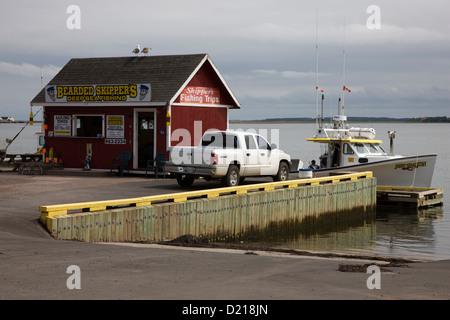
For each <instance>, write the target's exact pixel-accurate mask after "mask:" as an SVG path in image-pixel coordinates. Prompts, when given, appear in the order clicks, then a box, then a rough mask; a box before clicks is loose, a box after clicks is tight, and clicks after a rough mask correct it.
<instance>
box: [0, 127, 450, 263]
mask: <svg viewBox="0 0 450 320" xmlns="http://www.w3.org/2000/svg"><path fill="white" fill-rule="evenodd" d="M353 125H354V126H358V124H352V126H353ZM23 126H24V124H3V123H0V137H8V138H13V137H14V136H15V135H16V134H17V133H18V132H19V131H20V129H22V127H23ZM359 126H361V127H374V128H375V130H376V132H377V139H381V140H383V141H384V142H383V144H382V145H383V147H384V149H385V150H387V151H388V150H389V140H388V138H387V131H388V130H395V131H396V132H397V135H396V138H395V142H394V143H395V153H399V154H405V155H415V154H417V153H437V154H438V157H437V162H436V167H435V171H434V177H433V182H432V186H433V187H438V188H443V189H444V205H443V206H442V207H433V208H428V209H424V210H421V211H415V210H413V211H411V210H409V211H401V210H400V209H396V210H386V209H383V210H381V209H377V213H376V218H374V219H373V220H370V221H365V222H360V221H355V222H351V223H347V224H345V225H339V226H332V227H328V228H327V229H325V230H309V231H308V232H298V233H296V234H289V235H284V236H283V237H277V238H272V239H267V241H269V242H270V243H272V244H273V243H276V245H277V246H278V247H282V248H295V249H300V250H327V251H330V250H331V251H334V252H344V253H354V254H370V255H379V256H392V257H403V258H416V259H426V260H440V259H450V202H449V201H450V200H449V197H448V196H446V192H448V190H450V173H449V170H448V168H447V167H448V166H447V164H448V163H449V162H450V139H449V138H448V137H449V136H450V125H449V124H404V123H374V124H373V125H372V124H367V123H363V124H359ZM230 127H231V128H232V129H238V128H241V129H243V130H249V129H254V130H255V131H256V132H258V133H261V134H263V135H266V136H267V137H268V138H269V140H271V142H275V143H277V144H278V145H279V147H280V149H282V150H284V151H285V152H287V153H289V154H290V155H291V156H292V157H293V158H298V159H301V160H302V161H303V162H304V163H305V165H306V164H308V163H309V161H311V160H312V159H318V156H319V151H320V150H319V146H318V145H317V144H314V143H312V142H307V141H306V139H307V138H310V137H311V136H312V135H313V134H314V133H315V124H245V125H243V124H231V125H230ZM40 128H41V127H40V125H34V126H27V127H25V129H24V131H23V132H22V133H21V134H20V135H19V136H18V137H17V139H16V140H15V141H14V142H13V144H11V145H10V147H9V148H8V152H9V153H10V152H11V153H13V152H17V153H27V152H34V151H35V150H36V147H37V137H36V135H35V132H37V131H40Z"/></svg>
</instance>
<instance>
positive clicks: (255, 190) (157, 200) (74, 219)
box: [40, 172, 376, 242]
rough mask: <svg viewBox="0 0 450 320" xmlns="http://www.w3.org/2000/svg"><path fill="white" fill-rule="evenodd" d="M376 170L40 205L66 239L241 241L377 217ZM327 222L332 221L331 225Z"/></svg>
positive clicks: (60, 236) (53, 231)
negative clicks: (285, 227) (283, 227)
mask: <svg viewBox="0 0 450 320" xmlns="http://www.w3.org/2000/svg"><path fill="white" fill-rule="evenodd" d="M375 206H376V178H374V177H373V176H372V172H361V173H354V174H347V175H342V176H333V177H322V178H312V179H298V180H288V181H280V182H272V183H262V184H254V185H243V186H237V187H228V188H217V189H209V190H202V191H193V192H182V193H175V194H166V195H158V196H149V197H140V198H133V199H120V200H111V201H96V202H84V203H72V204H62V205H49V206H41V207H40V211H41V217H40V221H41V222H42V223H43V224H44V225H45V226H46V227H47V230H48V231H49V232H50V234H51V235H52V236H53V237H54V238H56V239H61V240H78V241H87V242H97V241H114V242H120V241H128V242H134V241H146V242H158V241H164V240H172V239H175V238H177V237H180V236H182V235H187V234H190V235H194V236H206V237H208V239H211V240H214V239H228V238H233V239H236V238H239V237H241V236H242V235H243V234H246V233H248V232H252V230H263V231H264V230H266V229H267V228H270V226H271V225H273V223H284V222H289V223H302V224H308V226H314V225H317V226H319V225H320V226H322V225H324V224H325V223H327V221H328V222H329V223H336V222H337V221H344V220H346V221H347V220H351V219H360V218H361V217H364V216H366V215H371V214H374V212H375ZM325 220H327V221H325Z"/></svg>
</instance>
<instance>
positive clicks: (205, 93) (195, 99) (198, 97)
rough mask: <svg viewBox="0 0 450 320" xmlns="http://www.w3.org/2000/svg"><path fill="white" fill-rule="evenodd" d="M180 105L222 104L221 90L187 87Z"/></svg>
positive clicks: (181, 96)
mask: <svg viewBox="0 0 450 320" xmlns="http://www.w3.org/2000/svg"><path fill="white" fill-rule="evenodd" d="M180 103H199V104H220V90H219V89H217V88H206V87H186V88H184V90H183V92H181V95H180Z"/></svg>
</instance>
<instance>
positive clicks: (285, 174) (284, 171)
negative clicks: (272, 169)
mask: <svg viewBox="0 0 450 320" xmlns="http://www.w3.org/2000/svg"><path fill="white" fill-rule="evenodd" d="M287 179H289V166H288V165H287V163H286V162H280V166H279V167H278V172H277V175H275V176H273V181H286V180H287Z"/></svg>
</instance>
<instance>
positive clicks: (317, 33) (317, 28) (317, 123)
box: [316, 9, 322, 128]
mask: <svg viewBox="0 0 450 320" xmlns="http://www.w3.org/2000/svg"><path fill="white" fill-rule="evenodd" d="M318 43H319V9H317V10H316V125H317V128H321V127H322V125H321V124H319V44H318Z"/></svg>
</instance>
